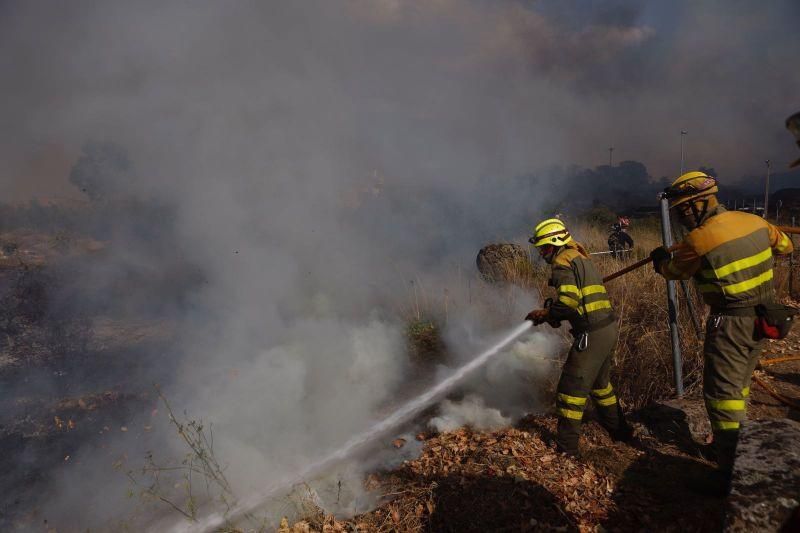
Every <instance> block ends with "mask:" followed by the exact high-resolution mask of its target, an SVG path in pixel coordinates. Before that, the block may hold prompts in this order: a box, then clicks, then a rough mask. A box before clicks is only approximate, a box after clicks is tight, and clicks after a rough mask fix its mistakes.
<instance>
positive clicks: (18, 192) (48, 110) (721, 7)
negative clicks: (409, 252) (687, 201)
mask: <svg viewBox="0 0 800 533" xmlns="http://www.w3.org/2000/svg"><path fill="white" fill-rule="evenodd" d="M289 4H291V2H290V3H287V2H265V3H261V4H248V3H238V4H237V5H235V6H225V8H222V6H213V7H209V6H206V5H204V4H194V3H187V2H172V3H168V4H166V5H161V4H157V3H151V2H139V3H137V4H136V7H133V6H131V7H124V8H123V7H122V4H108V3H105V2H86V1H84V2H70V3H69V4H60V5H54V4H52V3H44V2H9V1H5V2H0V50H1V51H2V52H1V53H0V90H1V91H2V93H1V94H2V99H0V117H3V118H2V124H3V127H2V129H1V130H0V158H2V160H3V165H0V184H2V188H3V198H4V199H6V200H25V199H27V198H28V197H30V196H31V195H37V196H63V195H67V196H76V195H77V192H76V191H74V189H72V188H71V187H70V186H69V185H68V184H67V183H66V173H67V172H68V169H69V167H70V165H71V163H72V162H73V161H74V159H75V158H76V157H77V155H78V150H79V147H80V145H81V144H82V143H83V142H84V141H85V140H86V139H88V138H101V139H106V138H107V139H114V140H118V141H122V142H124V143H126V144H127V145H128V146H129V148H130V149H131V151H132V152H133V154H132V155H133V158H134V160H135V159H136V157H137V156H138V157H139V158H140V159H141V158H143V157H149V156H146V155H144V154H143V152H142V151H141V150H140V146H138V145H140V144H142V143H143V142H144V143H146V142H147V139H146V138H145V137H146V136H147V133H146V126H145V124H144V122H145V121H146V120H153V115H154V114H156V115H157V116H158V117H160V119H159V122H160V124H152V126H153V128H154V130H158V128H159V127H164V126H165V124H166V123H167V122H169V120H170V115H173V116H178V115H180V114H181V108H182V107H183V108H185V104H186V102H179V101H175V100H173V99H171V98H167V97H165V96H164V95H165V93H171V92H172V91H180V92H181V93H182V95H183V96H184V97H185V98H187V99H189V100H191V99H193V98H196V99H197V100H198V101H201V102H202V101H206V102H207V101H209V98H213V97H214V95H211V94H209V93H208V90H207V87H204V85H206V84H208V83H209V82H214V83H216V82H218V81H219V80H218V79H214V80H211V79H210V78H212V77H214V78H216V77H218V76H219V75H220V74H222V75H224V76H225V78H226V80H227V83H228V85H229V87H230V88H231V89H232V90H234V91H236V90H237V89H236V88H237V87H238V88H239V90H240V92H241V93H242V94H248V92H247V91H249V90H252V89H253V88H254V86H253V85H252V84H253V81H254V79H255V78H256V77H257V78H258V79H259V80H261V81H262V82H263V83H270V79H271V78H270V76H271V77H272V79H273V80H274V81H275V82H276V83H279V82H280V80H281V79H282V78H283V79H288V78H289V77H291V78H292V79H293V82H294V83H297V84H298V89H299V91H298V92H294V93H291V92H290V93H287V94H282V95H275V94H273V95H270V94H267V93H265V94H264V98H263V99H261V100H260V101H258V102H253V101H248V102H242V101H232V102H230V104H229V105H231V106H234V107H235V106H239V108H240V112H241V113H256V114H258V113H263V114H265V115H266V114H271V116H273V117H275V120H279V119H280V120H283V119H286V120H291V117H292V114H298V115H299V114H300V113H299V112H298V107H297V106H298V105H299V103H300V102H301V99H302V98H303V95H302V92H303V91H305V92H307V93H310V89H309V88H308V87H303V84H306V83H315V84H318V85H317V87H318V88H320V89H321V90H322V91H337V92H338V91H341V92H338V93H337V94H330V93H328V95H327V97H329V98H331V105H334V102H335V103H336V105H337V106H338V107H337V108H336V109H333V108H330V109H328V110H327V113H338V114H340V115H341V117H340V118H341V119H343V120H345V121H349V122H348V125H349V127H350V129H349V131H347V132H342V133H343V134H346V135H350V136H351V139H350V140H352V141H354V142H356V143H358V144H364V143H363V141H364V140H365V139H366V140H367V141H368V142H378V143H380V142H381V141H383V142H384V143H389V142H391V143H393V145H394V146H393V148H392V149H393V150H394V151H396V152H397V153H396V155H397V157H398V158H401V159H402V158H408V159H419V158H420V157H421V156H424V154H425V149H424V147H423V146H424V145H425V144H426V143H433V144H436V143H438V142H439V141H442V142H446V143H449V144H450V145H451V146H457V147H458V149H456V150H452V151H450V153H449V154H446V155H447V156H449V157H461V158H463V159H464V161H463V162H465V163H477V162H478V161H477V159H480V164H479V165H477V166H473V167H472V168H473V169H474V171H475V172H477V173H483V174H494V173H498V174H504V173H524V172H528V171H532V170H536V168H537V167H540V166H543V165H547V164H553V163H556V164H569V163H579V164H583V165H595V164H601V163H603V162H605V161H606V160H607V157H608V151H607V149H608V147H609V146H614V147H615V153H614V156H615V160H617V161H619V160H622V159H635V160H639V161H642V162H644V163H645V164H646V165H647V166H648V168H649V169H650V171H651V174H652V175H654V176H656V177H659V176H662V175H672V174H674V173H675V172H676V170H677V167H678V165H679V163H678V161H679V145H680V134H679V132H680V130H681V129H687V130H688V131H689V135H688V137H687V139H686V141H687V146H686V158H687V166H689V167H691V166H698V165H713V166H715V167H716V168H717V169H718V170H719V171H720V172H721V174H722V175H723V176H724V177H728V178H733V177H735V176H738V175H742V174H749V173H756V172H760V171H761V170H762V168H763V161H764V159H766V158H770V159H772V160H773V161H774V162H775V163H776V166H777V167H781V166H783V164H784V163H786V162H788V161H791V160H793V158H795V157H796V153H795V152H796V148H795V147H794V146H793V144H792V141H791V139H790V137H789V135H788V134H787V132H786V131H785V130H784V129H783V120H784V118H785V117H786V116H788V115H789V114H790V113H792V112H794V111H796V110H797V108H800V97H798V94H800V71H798V69H796V68H793V65H796V64H797V53H798V51H800V33H798V32H797V31H796V30H797V24H798V23H799V22H800V4H798V2H796V1H793V0H785V1H771V2H766V3H757V2H748V1H744V0H741V1H739V0H728V1H708V2H689V1H673V2H658V1H628V0H621V1H602V2H601V1H582V2H572V1H562V0H544V1H522V0H500V1H485V0H473V1H469V0H460V1H456V0H433V1H429V2H424V3H420V2H406V1H403V0H346V1H340V2H329V3H326V4H325V5H323V4H320V3H318V2H299V3H294V4H296V5H295V6H292V7H288V6H289ZM248 10H250V11H252V12H253V15H252V16H251V17H248V20H244V21H241V22H239V20H238V19H237V17H239V16H241V13H243V12H245V11H248ZM212 12H213V13H214V14H213V15H212V14H211V13H212ZM166 30H169V31H168V32H167V31H166ZM237 57H246V58H248V59H243V60H241V61H239V62H238V63H237ZM251 57H252V60H251V59H249V58H251ZM219 61H225V62H226V63H227V64H226V66H225V68H224V72H223V73H220V71H219V69H218V68H216V67H215V68H206V67H208V65H211V64H214V65H217V64H218V62H219ZM204 63H207V64H206V65H205V66H204ZM292 96H295V97H296V98H292ZM320 96H321V97H322V98H325V96H326V95H325V94H324V93H320ZM340 96H348V97H349V98H348V101H347V104H348V107H347V108H343V107H341V103H340V102H341V101H340V100H336V98H338V97H340ZM316 97H317V96H316V95H315V96H314V97H313V98H316ZM144 102H146V103H147V104H148V105H146V107H147V109H142V106H143V103H144ZM320 104H321V105H320V106H319V107H320V109H325V106H324V105H322V102H320ZM398 109H402V111H403V112H402V113H393V111H396V110H398ZM206 110H207V109H205V110H204V108H203V107H202V105H199V106H198V107H197V108H195V109H193V110H192V113H193V114H197V115H202V114H203V112H204V111H206ZM208 111H210V110H208ZM315 112H319V110H315ZM278 117H280V118H278ZM196 119H197V122H198V124H200V123H201V122H202V120H201V119H200V117H199V116H198V117H196ZM373 121H374V122H373ZM298 122H299V121H298ZM372 124H380V126H381V131H380V132H375V131H373V130H371V128H370V126H371V125H372ZM309 126H311V125H310V124H309ZM197 127H200V126H199V125H197ZM219 127H225V124H220V125H219ZM134 130H136V131H135V132H134ZM481 130H483V132H484V133H485V135H486V136H485V137H482V136H481ZM153 133H154V134H155V135H159V134H160V132H158V131H154V132H153ZM176 133H177V132H176ZM171 134H172V132H170V135H171ZM395 135H402V136H408V137H411V138H412V139H414V140H416V141H417V143H414V142H412V141H410V140H409V139H405V140H404V141H403V143H402V144H399V143H395V142H394V136H395ZM376 136H380V137H382V138H383V139H376ZM172 140H174V142H175V143H180V142H181V140H179V139H172ZM159 142H162V141H161V139H159ZM273 146H274V147H277V146H278V144H277V142H276V143H275V144H274V145H273ZM266 149H267V151H269V149H270V147H268V146H267V147H266ZM333 149H335V148H333ZM467 154H469V155H467ZM363 155H364V154H359V157H358V159H360V161H356V160H355V159H356V158H355V157H354V158H353V161H354V167H357V166H360V163H363V162H364V161H363V160H364V159H365V158H364V157H363ZM371 155H372V156H377V157H372V160H371V161H369V162H368V163H366V164H365V165H364V166H365V167H369V166H373V167H380V166H381V165H383V166H386V163H387V161H386V160H385V154H381V155H380V156H378V155H377V154H375V153H373V154H371ZM440 155H442V154H440ZM470 155H472V156H475V158H474V159H473V160H469V157H470ZM381 157H384V160H377V159H381ZM445 166H446V165H445ZM369 171H370V169H367V170H365V171H364V172H369Z"/></svg>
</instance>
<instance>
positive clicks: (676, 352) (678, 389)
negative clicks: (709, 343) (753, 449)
mask: <svg viewBox="0 0 800 533" xmlns="http://www.w3.org/2000/svg"><path fill="white" fill-rule="evenodd" d="M681 133H683V132H681ZM681 139H683V137H681ZM681 144H682V143H681ZM681 166H683V165H681ZM660 198H661V238H662V240H663V242H664V246H666V247H667V248H669V247H670V246H672V226H670V223H669V203H668V202H667V199H666V198H665V197H664V195H663V194H662V195H660ZM667 310H668V314H669V333H670V341H671V343H672V375H673V376H674V378H675V393H676V394H677V395H678V397H681V396H683V368H682V364H683V363H682V362H681V344H680V337H679V333H678V306H677V299H676V298H675V282H674V281H672V280H667Z"/></svg>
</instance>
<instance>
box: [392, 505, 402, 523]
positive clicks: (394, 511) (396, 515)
mask: <svg viewBox="0 0 800 533" xmlns="http://www.w3.org/2000/svg"><path fill="white" fill-rule="evenodd" d="M392 522H394V523H395V524H399V523H400V513H398V512H397V509H395V508H394V507H392Z"/></svg>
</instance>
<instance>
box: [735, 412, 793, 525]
mask: <svg viewBox="0 0 800 533" xmlns="http://www.w3.org/2000/svg"><path fill="white" fill-rule="evenodd" d="M725 531H726V532H731V533H732V532H744V531H748V532H749V531H759V532H769V531H775V532H778V531H800V423H798V422H794V421H792V420H786V419H780V420H753V421H749V422H747V423H745V424H744V425H743V426H742V431H741V434H740V437H739V445H738V447H737V450H736V463H735V464H734V467H733V477H732V480H731V493H730V496H729V498H728V503H727V509H726V518H725Z"/></svg>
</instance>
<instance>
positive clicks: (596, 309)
mask: <svg viewBox="0 0 800 533" xmlns="http://www.w3.org/2000/svg"><path fill="white" fill-rule="evenodd" d="M550 285H551V286H552V287H555V288H556V291H557V292H558V298H557V299H556V300H554V302H553V305H552V306H551V307H550V317H551V318H553V319H555V320H569V322H570V324H571V325H572V327H573V328H575V329H577V330H583V329H586V328H587V327H591V326H592V325H594V324H597V323H598V322H600V321H604V320H607V319H608V318H609V317H611V316H612V315H613V310H612V308H611V302H610V301H609V299H608V294H607V293H606V288H605V286H603V277H602V276H601V275H600V272H598V271H597V268H595V266H594V263H592V260H591V259H589V256H588V254H587V253H586V251H585V250H584V249H583V247H582V246H581V245H579V244H577V243H574V244H573V243H570V244H568V245H566V246H564V247H563V248H562V249H561V250H560V251H559V252H558V254H557V255H556V256H555V258H553V269H552V275H551V277H550Z"/></svg>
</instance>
